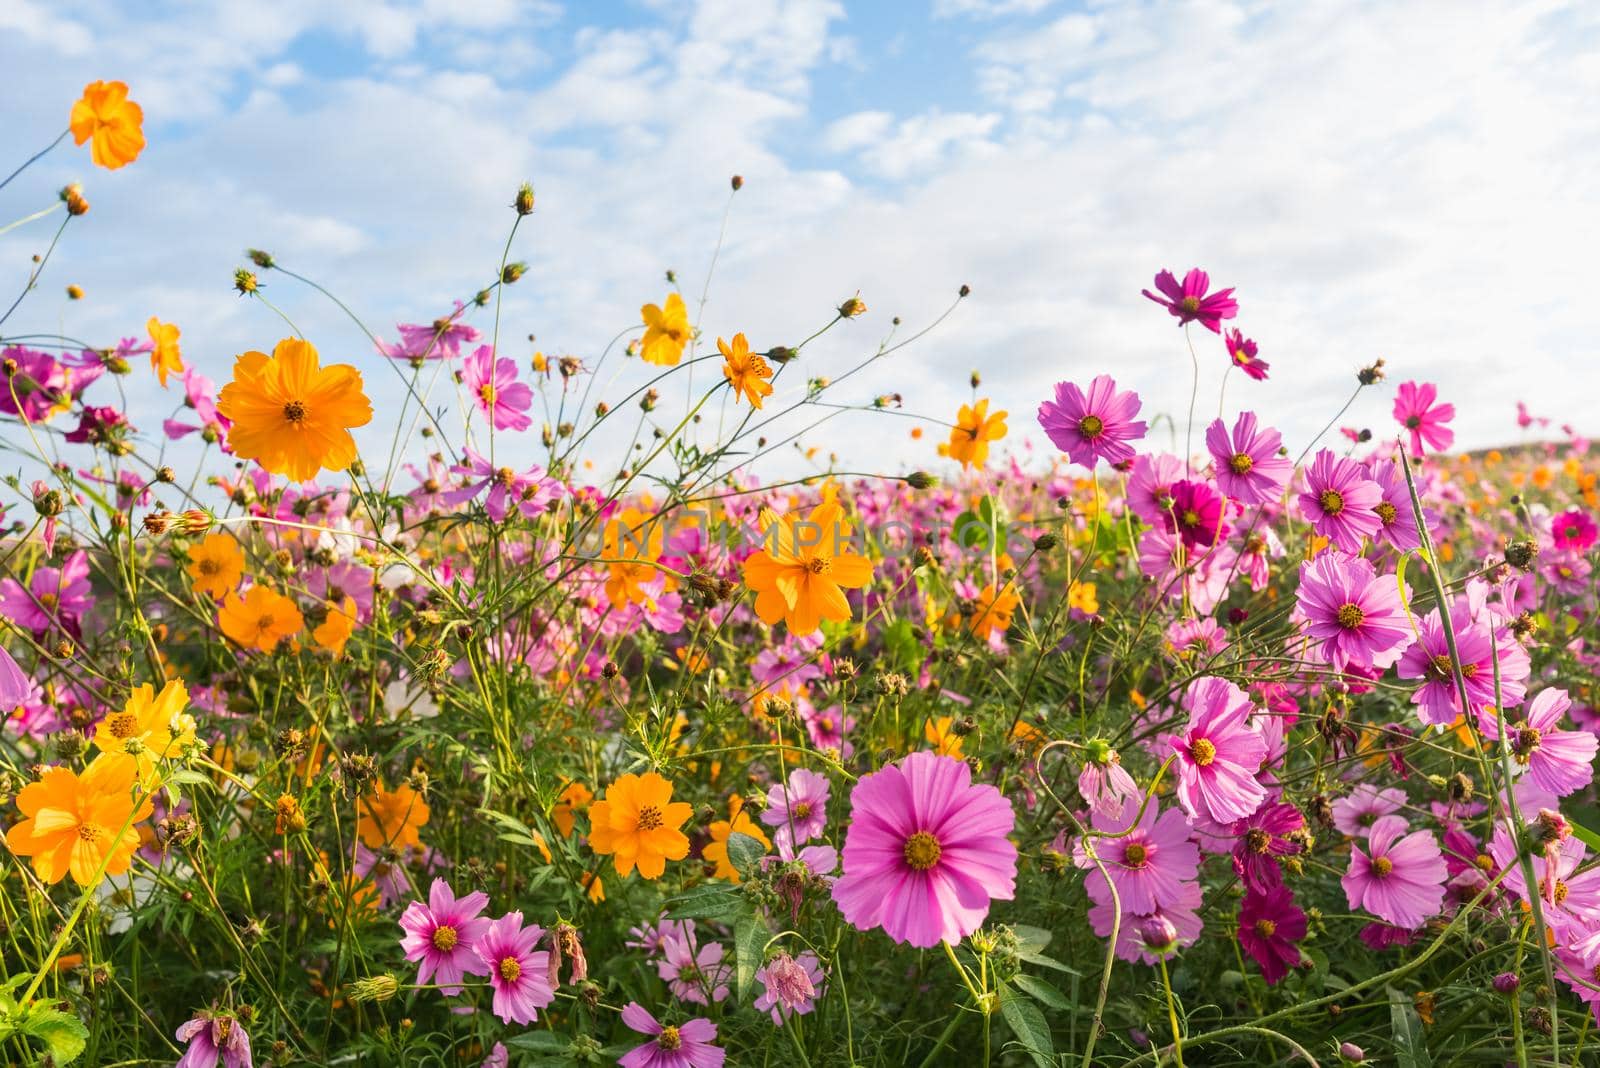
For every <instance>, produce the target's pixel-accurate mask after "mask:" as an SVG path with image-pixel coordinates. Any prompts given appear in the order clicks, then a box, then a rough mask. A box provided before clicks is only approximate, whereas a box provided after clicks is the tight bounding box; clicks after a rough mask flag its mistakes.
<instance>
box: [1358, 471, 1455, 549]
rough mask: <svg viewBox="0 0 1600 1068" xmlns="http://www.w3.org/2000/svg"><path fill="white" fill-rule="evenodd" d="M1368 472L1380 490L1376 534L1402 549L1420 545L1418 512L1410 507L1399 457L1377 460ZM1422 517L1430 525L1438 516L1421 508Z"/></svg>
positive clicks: (1408, 493)
mask: <svg viewBox="0 0 1600 1068" xmlns="http://www.w3.org/2000/svg"><path fill="white" fill-rule="evenodd" d="M1371 474H1372V480H1373V481H1374V482H1376V483H1377V484H1378V489H1379V490H1380V491H1381V492H1382V494H1383V499H1382V500H1380V501H1379V502H1378V504H1377V506H1376V507H1375V508H1374V509H1373V511H1375V512H1376V513H1377V514H1378V537H1379V538H1381V539H1382V540H1384V541H1387V542H1388V543H1389V544H1390V545H1393V546H1394V547H1395V548H1396V549H1399V550H1400V551H1401V552H1403V553H1404V552H1410V551H1411V550H1413V549H1416V548H1418V547H1420V546H1421V545H1422V535H1421V534H1420V533H1419V532H1418V531H1417V514H1416V511H1415V509H1413V508H1412V507H1411V489H1410V487H1409V486H1407V485H1406V473H1405V472H1404V471H1402V470H1401V469H1400V463H1399V461H1397V460H1379V461H1377V462H1376V463H1374V464H1373V466H1372V469H1371ZM1418 497H1419V499H1420V497H1421V494H1420V493H1419V494H1418ZM1422 521H1423V522H1424V523H1426V524H1427V525H1428V527H1429V529H1432V528H1433V527H1436V526H1438V523H1439V517H1438V515H1437V514H1435V513H1434V511H1433V509H1431V508H1424V509H1423V510H1422Z"/></svg>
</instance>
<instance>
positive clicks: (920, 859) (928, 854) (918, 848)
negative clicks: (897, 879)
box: [905, 831, 944, 871]
mask: <svg viewBox="0 0 1600 1068" xmlns="http://www.w3.org/2000/svg"><path fill="white" fill-rule="evenodd" d="M943 854H944V850H942V849H940V848H939V839H937V838H935V837H934V836H933V835H931V834H929V833H928V832H927V831H918V832H917V833H916V834H914V835H912V836H911V837H910V838H907V839H906V848H905V857H906V863H907V864H909V865H911V870H912V871H927V870H928V869H929V868H931V867H933V866H934V865H935V864H937V863H939V858H940V857H941V856H942V855H943Z"/></svg>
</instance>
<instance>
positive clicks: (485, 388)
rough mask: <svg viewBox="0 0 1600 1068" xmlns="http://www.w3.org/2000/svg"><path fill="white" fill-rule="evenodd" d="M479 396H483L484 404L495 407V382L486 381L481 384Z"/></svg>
mask: <svg viewBox="0 0 1600 1068" xmlns="http://www.w3.org/2000/svg"><path fill="white" fill-rule="evenodd" d="M478 396H480V397H482V398H483V403H484V404H487V405H488V406H489V407H491V408H493V407H494V398H495V392H494V384H493V383H492V382H485V383H484V384H483V385H481V386H479V387H478Z"/></svg>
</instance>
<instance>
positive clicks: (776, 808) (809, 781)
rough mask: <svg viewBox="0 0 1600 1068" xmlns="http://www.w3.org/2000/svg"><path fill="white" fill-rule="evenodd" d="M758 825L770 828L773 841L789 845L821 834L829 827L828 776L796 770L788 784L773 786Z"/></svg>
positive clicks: (775, 784) (800, 769)
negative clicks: (760, 823)
mask: <svg viewBox="0 0 1600 1068" xmlns="http://www.w3.org/2000/svg"><path fill="white" fill-rule="evenodd" d="M761 822H762V823H765V824H766V825H767V826H768V827H771V828H773V837H774V838H776V839H778V840H779V841H785V842H788V843H789V844H790V845H794V844H795V843H797V842H809V841H811V839H813V838H815V837H817V836H818V835H820V834H821V833H822V831H823V829H824V828H825V827H827V825H828V778H827V776H825V775H819V774H817V773H816V772H814V771H807V770H806V769H805V768H796V769H795V770H794V771H792V772H790V773H789V781H788V782H787V783H781V782H780V783H774V784H773V785H772V788H771V789H770V790H768V791H767V807H766V808H765V809H764V810H763V811H762V813H761Z"/></svg>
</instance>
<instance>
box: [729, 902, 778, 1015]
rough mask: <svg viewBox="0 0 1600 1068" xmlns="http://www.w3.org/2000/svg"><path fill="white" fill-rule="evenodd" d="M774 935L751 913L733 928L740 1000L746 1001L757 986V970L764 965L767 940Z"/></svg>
mask: <svg viewBox="0 0 1600 1068" xmlns="http://www.w3.org/2000/svg"><path fill="white" fill-rule="evenodd" d="M771 937H772V934H771V932H769V931H768V930H767V925H766V923H765V922H764V921H762V920H761V918H760V917H758V916H756V915H755V914H754V913H751V914H750V915H748V916H745V917H744V918H743V919H742V920H740V921H739V922H738V923H737V924H736V925H734V928H733V953H734V970H733V974H734V982H735V985H736V987H737V989H738V996H739V1000H740V1001H741V1002H742V1001H746V1000H748V999H749V996H750V989H751V987H753V986H755V984H756V970H757V969H758V968H760V967H761V965H762V958H763V957H764V956H765V955H766V952H767V939H769V938H771Z"/></svg>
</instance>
